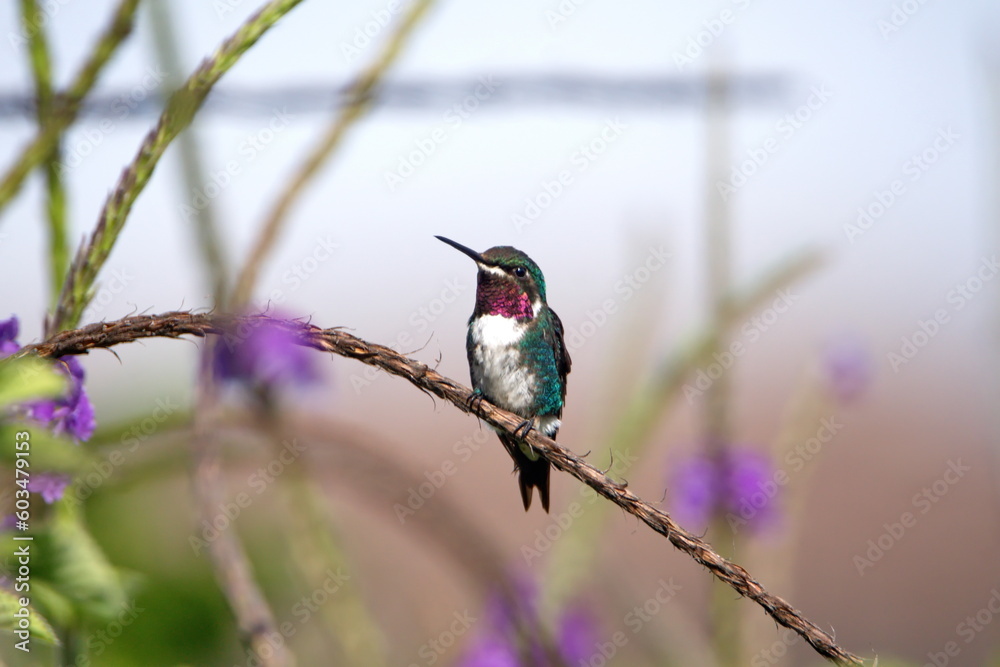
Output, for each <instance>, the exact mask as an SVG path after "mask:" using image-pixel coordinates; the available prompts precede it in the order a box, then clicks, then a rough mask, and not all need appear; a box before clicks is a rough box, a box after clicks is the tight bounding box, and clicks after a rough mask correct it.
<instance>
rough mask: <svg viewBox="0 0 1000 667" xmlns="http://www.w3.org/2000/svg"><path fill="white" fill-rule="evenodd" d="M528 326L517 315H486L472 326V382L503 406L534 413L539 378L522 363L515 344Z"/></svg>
mask: <svg viewBox="0 0 1000 667" xmlns="http://www.w3.org/2000/svg"><path fill="white" fill-rule="evenodd" d="M524 329H525V325H524V324H521V323H519V322H517V321H516V320H514V319H513V318H506V317H501V316H499V315H485V316H483V317H480V318H479V319H477V320H475V321H474V322H473V323H472V324H471V325H470V326H469V336H470V338H471V339H472V344H473V348H472V357H471V358H470V360H469V361H470V362H471V366H472V369H471V370H472V383H473V384H474V385H475V386H476V388H477V389H479V390H480V391H482V392H483V393H484V394H486V395H487V396H488V397H490V398H492V399H493V400H494V401H495V402H496V403H497V404H498V405H499V406H500V407H502V408H505V409H507V410H510V411H511V412H516V413H518V414H520V415H522V416H525V417H528V416H531V406H532V403H533V402H534V400H535V392H534V388H535V377H534V374H533V373H530V372H529V371H528V369H526V368H525V367H524V366H523V364H522V363H521V355H520V353H519V352H518V350H517V348H516V347H515V343H517V341H519V340H520V339H521V337H522V336H523V335H524Z"/></svg>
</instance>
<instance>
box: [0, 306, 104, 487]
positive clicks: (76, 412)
mask: <svg viewBox="0 0 1000 667" xmlns="http://www.w3.org/2000/svg"><path fill="white" fill-rule="evenodd" d="M18 331H19V326H18V321H17V317H14V316H12V317H11V318H10V319H7V320H0V358H2V357H6V356H9V355H11V354H13V353H14V352H17V351H18V350H19V349H20V348H21V346H20V345H18V343H17V335H18ZM57 368H58V370H59V372H61V373H62V374H63V375H65V376H67V377H68V378H69V389H68V390H67V392H66V394H65V395H64V396H61V397H59V398H52V399H46V400H41V401H33V402H30V403H26V404H25V406H24V409H25V411H26V412H27V415H28V417H29V418H30V419H33V420H34V421H36V422H38V423H40V424H42V425H44V426H47V427H48V428H49V429H51V430H52V432H53V433H55V434H56V435H68V436H70V437H72V438H74V439H75V440H77V441H78V442H79V441H83V440H87V439H89V438H90V436H91V435H93V434H94V428H95V426H96V421H95V419H94V406H93V404H91V402H90V399H89V398H88V397H87V390H86V389H85V388H84V386H83V378H84V372H83V366H81V365H80V362H79V360H77V358H76V357H66V358H64V359H60V360H59V361H58V365H57ZM70 481H71V479H70V477H68V476H66V475H60V474H56V473H45V472H40V473H37V474H35V475H33V476H32V477H31V481H30V482H29V483H28V490H29V491H31V492H32V493H38V494H41V496H42V500H44V501H45V502H47V503H50V504H51V503H54V502H55V501H57V500H59V499H60V498H62V495H63V493H64V492H65V490H66V487H67V486H68V485H69V483H70Z"/></svg>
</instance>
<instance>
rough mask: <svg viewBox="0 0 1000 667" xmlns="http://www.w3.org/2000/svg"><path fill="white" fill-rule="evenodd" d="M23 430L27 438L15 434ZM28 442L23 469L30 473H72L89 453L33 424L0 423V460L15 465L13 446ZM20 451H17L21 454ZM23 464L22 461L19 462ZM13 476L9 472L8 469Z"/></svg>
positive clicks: (84, 460) (85, 460)
mask: <svg viewBox="0 0 1000 667" xmlns="http://www.w3.org/2000/svg"><path fill="white" fill-rule="evenodd" d="M22 433H27V434H28V437H27V439H25V437H24V436H23V435H22V436H20V437H18V436H19V434H22ZM24 442H27V443H29V444H30V449H29V450H27V451H28V452H29V456H27V457H26V458H27V460H28V465H29V467H28V468H27V471H28V472H29V473H30V474H31V475H37V474H38V473H40V472H42V471H44V472H66V473H72V472H75V471H78V470H80V469H82V468H83V467H84V466H85V465H86V464H87V463H89V462H90V461H91V456H90V454H88V453H87V451H86V450H85V449H83V448H82V447H80V446H79V445H76V444H74V443H73V442H72V441H71V440H69V439H68V438H64V437H61V436H58V435H55V434H53V433H52V432H51V431H49V430H48V429H47V428H45V427H44V426H39V425H37V424H3V425H0V463H2V464H7V465H10V466H12V467H13V466H15V465H16V464H15V461H16V459H17V458H18V456H17V453H18V451H17V449H16V447H15V445H17V444H21V443H24ZM23 451H24V450H21V453H23ZM22 465H23V464H22ZM11 477H13V472H11Z"/></svg>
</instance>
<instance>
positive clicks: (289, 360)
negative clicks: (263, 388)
mask: <svg viewBox="0 0 1000 667" xmlns="http://www.w3.org/2000/svg"><path fill="white" fill-rule="evenodd" d="M299 327H300V325H299V324H298V323H296V322H294V321H291V320H280V319H262V320H260V322H259V323H258V324H255V325H253V326H251V327H250V328H249V329H248V330H245V331H240V332H238V334H239V335H236V334H227V335H225V336H223V337H222V340H220V341H219V342H218V344H217V345H216V346H215V352H214V355H213V358H212V370H213V372H214V374H215V377H216V378H217V379H218V380H220V381H233V382H243V383H246V384H249V385H252V386H260V385H305V384H311V383H313V382H316V381H318V380H319V372H318V371H317V370H316V367H315V364H314V362H315V358H314V357H313V356H312V355H311V354H310V351H309V350H308V349H307V348H306V347H305V346H303V345H302V344H301V343H302V336H301V333H300V332H299V331H297V330H296V329H298V328H299Z"/></svg>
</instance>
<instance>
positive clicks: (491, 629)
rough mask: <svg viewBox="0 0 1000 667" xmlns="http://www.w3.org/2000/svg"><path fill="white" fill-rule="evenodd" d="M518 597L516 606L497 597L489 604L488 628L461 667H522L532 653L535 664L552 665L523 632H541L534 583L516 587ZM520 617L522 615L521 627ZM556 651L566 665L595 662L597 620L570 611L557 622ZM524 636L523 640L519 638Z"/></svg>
mask: <svg viewBox="0 0 1000 667" xmlns="http://www.w3.org/2000/svg"><path fill="white" fill-rule="evenodd" d="M515 586H516V588H517V591H516V592H515V594H516V595H517V597H518V600H517V603H516V604H514V603H513V602H512V601H511V600H510V599H509V598H505V597H501V596H500V595H493V596H491V597H490V599H489V601H488V602H487V604H486V613H485V614H484V616H485V620H486V623H485V624H484V626H485V628H484V629H483V630H482V631H481V632H480V634H479V635H478V636H477V637H476V638H475V639H474V640H473V641H472V642H471V643H470V644H469V646H468V647H467V648H466V650H465V653H464V654H463V655H462V657H461V659H460V660H458V662H457V663H456V664H457V665H458V666H459V667H521V665H523V664H524V663H523V662H522V657H524V654H525V653H528V654H529V655H530V656H531V657H532V658H533V661H531V664H545V663H546V662H548V660H547V657H546V651H545V650H544V648H543V646H542V644H541V643H540V641H539V637H537V636H535V635H533V634H532V635H530V636H524V635H523V634H521V633H523V630H522V631H521V633H519V626H520V627H521V628H525V627H526V628H539V627H542V622H541V620H540V619H539V617H538V610H537V597H538V595H537V590H536V588H535V586H534V585H533V583H532V582H530V581H527V580H519V581H517V582H516V583H515ZM518 615H521V616H522V618H521V619H520V621H521V623H520V624H519V623H518V622H517V621H518ZM557 630H558V637H557V638H556V641H557V645H556V647H555V648H556V650H558V652H559V654H560V655H561V656H562V658H563V661H564V662H565V663H566V664H574V665H575V664H578V663H580V662H581V661H586V660H589V659H590V658H591V656H592V655H593V653H594V647H595V646H596V644H597V642H598V633H597V625H596V623H595V621H594V617H593V616H592V615H591V614H590V613H588V612H587V611H586V610H585V609H584V608H583V607H582V606H579V605H577V606H573V607H568V608H567V609H566V610H564V611H563V613H562V614H561V615H560V617H559V619H558V622H557ZM519 634H520V636H519Z"/></svg>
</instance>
